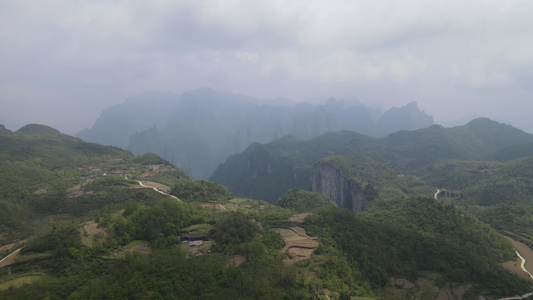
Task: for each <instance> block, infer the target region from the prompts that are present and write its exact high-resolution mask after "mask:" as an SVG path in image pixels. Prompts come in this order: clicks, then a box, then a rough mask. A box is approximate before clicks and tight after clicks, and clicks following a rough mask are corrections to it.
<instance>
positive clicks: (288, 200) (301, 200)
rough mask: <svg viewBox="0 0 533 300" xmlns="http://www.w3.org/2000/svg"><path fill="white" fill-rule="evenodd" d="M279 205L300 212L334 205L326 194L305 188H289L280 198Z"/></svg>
mask: <svg viewBox="0 0 533 300" xmlns="http://www.w3.org/2000/svg"><path fill="white" fill-rule="evenodd" d="M277 205H278V206H280V207H283V208H288V209H290V210H293V211H295V212H298V213H303V212H310V211H314V210H316V209H318V208H323V207H327V206H334V204H333V203H332V202H331V200H329V198H328V197H326V196H324V194H319V193H313V192H308V191H304V190H297V189H293V190H289V191H288V192H287V193H285V195H283V196H281V197H280V198H279V200H278V204H277Z"/></svg>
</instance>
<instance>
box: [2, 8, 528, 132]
mask: <svg viewBox="0 0 533 300" xmlns="http://www.w3.org/2000/svg"><path fill="white" fill-rule="evenodd" d="M532 16H533V1H530V0H524V1H518V0H516V1H515V0H505V1H501V0H499V1H490V0H483V1H476V0H469V1H464V0H460V1H455V0H432V1H410V0H391V1H379V0H350V1H331V0H330V1H309V0H306V1H289V0H284V1H273V0H269V1H250V0H247V1H246V0H242V1H240V0H225V1H209V0H206V1H201V0H196V1H175V0H173V1H171V0H168V1H162V0H150V1H146V0H143V1H140V0H124V1H121V0H115V1H111V0H94V1H89V0H86V1H82V0H79V1H75V0H63V1H61V0H58V1H43V0H34V1H31V0H28V1H26V0H17V1H11V0H0V42H1V44H0V124H4V125H6V126H7V127H8V128H10V129H12V130H14V129H18V127H20V126H21V125H24V124H26V123H42V124H46V125H50V126H53V127H55V128H57V129H59V130H61V131H62V132H65V133H69V134H73V133H76V132H78V131H80V130H81V129H83V128H86V127H91V126H92V124H93V123H94V121H95V119H96V118H97V117H98V116H99V114H100V112H101V111H102V110H103V109H105V108H107V107H109V106H111V105H114V104H118V103H121V102H123V101H124V100H125V99H126V98H128V97H130V96H134V95H136V94H138V93H140V92H142V91H146V90H164V91H174V92H178V93H182V92H185V91H188V90H191V89H196V88H199V87H203V86H207V87H211V88H213V89H215V90H219V91H230V92H235V93H243V94H247V95H250V96H255V97H260V98H274V97H285V98H289V99H293V100H301V99H305V98H309V97H312V98H317V97H319V98H324V99H325V98H327V97H329V96H334V97H339V98H358V99H359V100H360V101H361V102H363V103H365V104H367V105H369V106H372V107H378V106H380V107H384V108H388V107H391V106H397V107H398V106H403V105H405V104H406V103H408V102H411V101H417V102H418V105H419V107H420V108H421V109H423V110H425V111H426V112H427V113H428V114H430V115H432V116H433V117H434V119H435V121H436V122H439V123H442V122H447V121H450V120H461V119H465V118H471V117H475V116H487V117H490V118H493V119H495V120H498V121H502V122H505V123H510V124H513V125H514V126H517V127H519V128H521V129H524V130H526V131H527V132H530V133H533V97H532V96H533V17H532Z"/></svg>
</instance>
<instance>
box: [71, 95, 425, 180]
mask: <svg viewBox="0 0 533 300" xmlns="http://www.w3.org/2000/svg"><path fill="white" fill-rule="evenodd" d="M432 124H433V118H432V117H431V116H429V115H427V114H426V113H425V112H424V111H421V110H420V109H419V108H418V106H417V104H416V102H411V103H409V104H407V105H405V106H404V107H401V108H391V109H390V110H388V111H385V112H381V111H380V110H379V109H373V108H369V107H366V106H365V105H363V104H361V103H350V104H347V103H345V102H344V101H343V100H338V99H334V98H330V99H328V100H327V101H326V102H325V103H324V104H309V103H294V102H291V101H290V100H287V99H257V98H254V97H249V96H245V95H239V94H233V93H229V92H217V91H214V90H212V89H209V88H201V89H198V90H193V91H190V92H187V93H184V94H181V95H179V94H174V93H168V92H157V91H154V92H146V93H143V94H140V95H138V96H135V97H132V98H129V99H127V100H126V101H125V102H124V103H122V104H119V105H116V106H112V107H110V108H108V109H106V110H104V111H103V112H102V114H101V115H100V117H99V118H98V119H97V120H96V122H95V124H94V126H93V127H92V128H90V129H85V130H83V131H82V132H80V133H79V134H77V136H78V137H80V138H82V139H84V140H86V141H89V142H96V143H100V144H104V145H113V146H117V147H120V148H123V149H128V150H129V151H131V152H132V153H134V154H142V153H146V152H153V153H156V154H158V155H160V156H161V157H163V158H165V159H167V160H169V161H170V162H171V163H173V164H175V165H177V166H179V167H180V168H183V169H185V170H186V171H187V173H188V174H190V176H191V177H193V178H208V177H209V176H210V175H211V174H212V172H213V171H214V170H215V169H216V167H217V166H218V165H219V164H220V163H222V162H224V160H225V159H226V157H227V156H228V155H230V154H233V153H238V152H241V151H243V150H244V149H246V148H247V147H248V146H249V145H250V144H251V143H254V142H259V143H267V142H270V141H273V140H275V139H278V138H281V137H283V136H285V135H292V136H295V137H297V138H301V139H310V138H314V137H317V136H319V135H322V134H324V133H327V132H333V131H339V130H352V131H356V132H358V133H361V134H365V135H369V136H374V137H383V136H386V135H387V134H389V133H392V132H395V131H398V130H415V129H419V128H425V127H428V126H430V125H432Z"/></svg>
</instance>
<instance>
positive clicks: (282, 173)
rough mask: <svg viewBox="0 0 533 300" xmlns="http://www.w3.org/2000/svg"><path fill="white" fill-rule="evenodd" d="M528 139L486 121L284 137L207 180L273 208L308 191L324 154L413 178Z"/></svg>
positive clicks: (236, 159)
mask: <svg viewBox="0 0 533 300" xmlns="http://www.w3.org/2000/svg"><path fill="white" fill-rule="evenodd" d="M532 141H533V135H530V134H527V133H525V132H523V131H521V130H519V129H516V128H513V127H511V126H509V125H505V124H500V123H498V122H495V121H491V120H489V119H476V120H473V121H471V122H470V123H468V124H466V125H464V126H459V127H453V128H444V127H442V126H439V125H433V126H431V127H428V128H425V129H419V130H415V131H399V132H396V133H392V134H390V135H388V136H387V137H384V138H372V137H368V136H365V135H361V134H357V133H354V132H350V131H340V132H333V133H327V134H324V135H322V136H319V137H317V138H314V139H311V140H298V139H294V138H284V139H280V140H278V141H274V142H271V143H267V144H264V145H261V144H254V145H251V146H250V147H249V148H248V149H246V150H245V151H243V152H242V153H240V154H236V155H232V156H230V157H228V159H227V160H226V162H225V163H224V164H221V165H220V166H219V167H218V168H217V169H216V170H215V172H214V173H213V175H212V176H211V178H210V180H211V181H215V182H218V183H220V184H222V185H225V186H227V187H228V188H229V189H230V190H231V191H232V192H233V193H235V194H237V195H242V196H246V197H252V198H259V199H263V200H267V201H269V202H272V203H275V201H276V200H277V199H278V198H279V197H280V196H281V195H282V194H283V193H285V192H286V191H287V190H288V189H291V188H301V189H306V190H311V178H312V170H313V165H314V164H315V162H316V161H318V160H319V159H321V158H325V157H327V156H330V155H350V156H363V155H364V156H369V157H372V158H375V159H378V160H380V161H381V162H383V163H385V164H389V165H390V166H391V167H393V168H394V169H395V170H397V172H398V173H399V174H414V175H416V174H417V173H418V172H420V170H422V168H423V167H424V166H426V165H428V164H430V163H432V162H435V161H438V160H445V159H458V160H483V159H486V158H488V157H489V156H490V155H491V154H492V153H496V152H498V151H500V150H502V149H505V148H507V147H510V146H518V145H522V144H527V143H531V142H532Z"/></svg>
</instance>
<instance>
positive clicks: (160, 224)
mask: <svg viewBox="0 0 533 300" xmlns="http://www.w3.org/2000/svg"><path fill="white" fill-rule="evenodd" d="M486 130H489V131H490V132H491V133H490V134H487V133H486ZM474 137H475V138H474ZM530 139H531V140H533V137H531V136H529V135H527V134H525V133H523V132H521V131H517V130H514V129H513V128H510V127H508V126H507V125H503V124H499V123H496V122H493V121H490V120H485V119H481V120H475V121H473V122H471V123H469V124H468V125H465V126H463V127H457V128H451V129H447V128H442V127H439V126H431V127H428V128H425V129H419V130H415V131H409V132H408V131H401V132H398V133H394V134H391V135H389V136H387V137H384V138H373V137H369V136H364V135H361V134H358V133H355V132H350V131H339V132H331V133H326V134H324V135H321V136H318V137H316V138H313V139H307V140H301V139H297V138H293V137H284V138H281V139H279V140H276V141H274V142H271V143H266V144H259V143H255V144H253V145H251V146H250V147H248V148H247V149H246V150H244V151H243V152H242V153H237V154H233V155H231V156H230V157H228V159H227V160H226V163H225V164H222V165H220V166H219V167H218V168H217V171H215V173H214V174H213V176H212V179H216V180H215V181H218V183H217V182H214V181H207V180H192V179H191V178H190V177H189V176H188V175H187V173H186V172H185V171H183V170H182V169H179V168H177V167H175V166H174V165H172V164H171V163H170V162H169V161H166V160H165V159H163V158H161V157H159V156H158V155H156V154H153V153H145V154H142V155H139V156H135V155H132V154H131V153H129V152H127V151H123V150H121V149H119V148H115V147H109V146H101V145H97V144H92V143H87V142H84V141H82V140H80V139H77V138H73V137H70V136H66V135H63V134H61V133H59V132H58V131H56V130H54V129H52V128H48V127H45V126H41V125H29V126H27V127H24V128H22V129H21V130H19V131H17V132H10V131H7V130H5V131H2V132H1V134H0V145H1V146H2V147H1V148H0V168H1V170H0V171H1V172H0V174H2V178H1V180H0V185H1V186H2V189H1V192H0V205H1V208H3V210H2V212H3V213H0V220H1V222H0V226H2V229H3V235H2V237H1V239H2V241H3V243H9V242H12V241H14V240H19V242H18V243H17V244H16V245H15V244H12V245H10V246H7V245H6V247H3V248H1V249H2V250H0V252H1V254H2V258H4V257H5V259H4V260H3V261H2V262H3V264H4V267H0V297H2V298H6V299H21V298H34V296H35V295H42V294H47V295H51V296H50V297H51V298H69V297H70V298H75V297H78V298H99V299H101V298H130V299H142V298H147V297H148V298H167V297H168V295H170V294H173V295H179V298H185V299H250V298H270V299H279V298H291V299H292V298H295V299H296V298H301V299H316V298H318V299H350V298H351V299H354V298H355V299H358V298H367V299H379V298H383V299H452V298H453V299H457V300H458V299H477V297H479V296H480V295H482V296H484V297H485V298H486V299H499V298H501V297H508V296H509V295H515V294H516V295H524V294H527V293H529V292H531V291H532V290H533V281H532V280H531V278H529V276H527V275H526V273H524V272H523V271H522V268H521V266H524V268H526V269H529V268H530V266H529V265H530V264H531V263H530V262H531V261H533V257H532V256H531V255H532V253H533V252H532V251H531V250H530V248H529V247H530V246H531V244H532V242H531V232H533V228H532V227H531V226H530V225H529V224H530V221H531V220H533V207H532V206H531V203H533V202H532V201H533V199H531V197H530V195H531V193H530V187H531V185H530V178H531V176H530V172H531V171H530V170H531V166H532V163H533V160H532V159H531V155H530V154H528V153H527V151H526V152H523V151H524V150H523V149H528V148H527V147H526V148H519V149H520V150H519V152H520V153H522V154H521V155H522V156H520V157H518V158H516V156H517V152H515V150H506V149H507V147H509V146H510V147H511V148H512V149H515V146H513V145H519V144H520V143H522V142H528V141H529V140H530ZM413 144H416V145H418V146H417V147H413V146H412V145H413ZM479 147H482V148H484V149H482V150H480V149H479ZM491 153H500V154H498V155H497V156H499V157H502V156H508V157H513V159H510V160H503V159H502V160H490V157H493V156H494V155H492V154H491ZM226 186H227V187H226ZM265 200H267V201H265ZM5 212H8V213H5ZM187 234H192V235H191V236H193V237H194V236H198V237H201V238H202V239H203V240H198V241H192V242H191V241H188V242H184V240H183V238H184V236H186V235H187ZM504 236H506V237H507V238H505V237H504ZM515 249H516V250H517V251H518V252H515ZM517 253H520V255H521V256H522V257H523V258H524V259H525V261H526V262H524V263H523V262H522V261H521V260H520V258H519V257H517ZM516 274H517V275H518V276H517V275H516ZM519 276H520V277H519ZM162 278H164V279H162ZM19 286H24V288H19ZM95 287H97V288H95Z"/></svg>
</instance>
